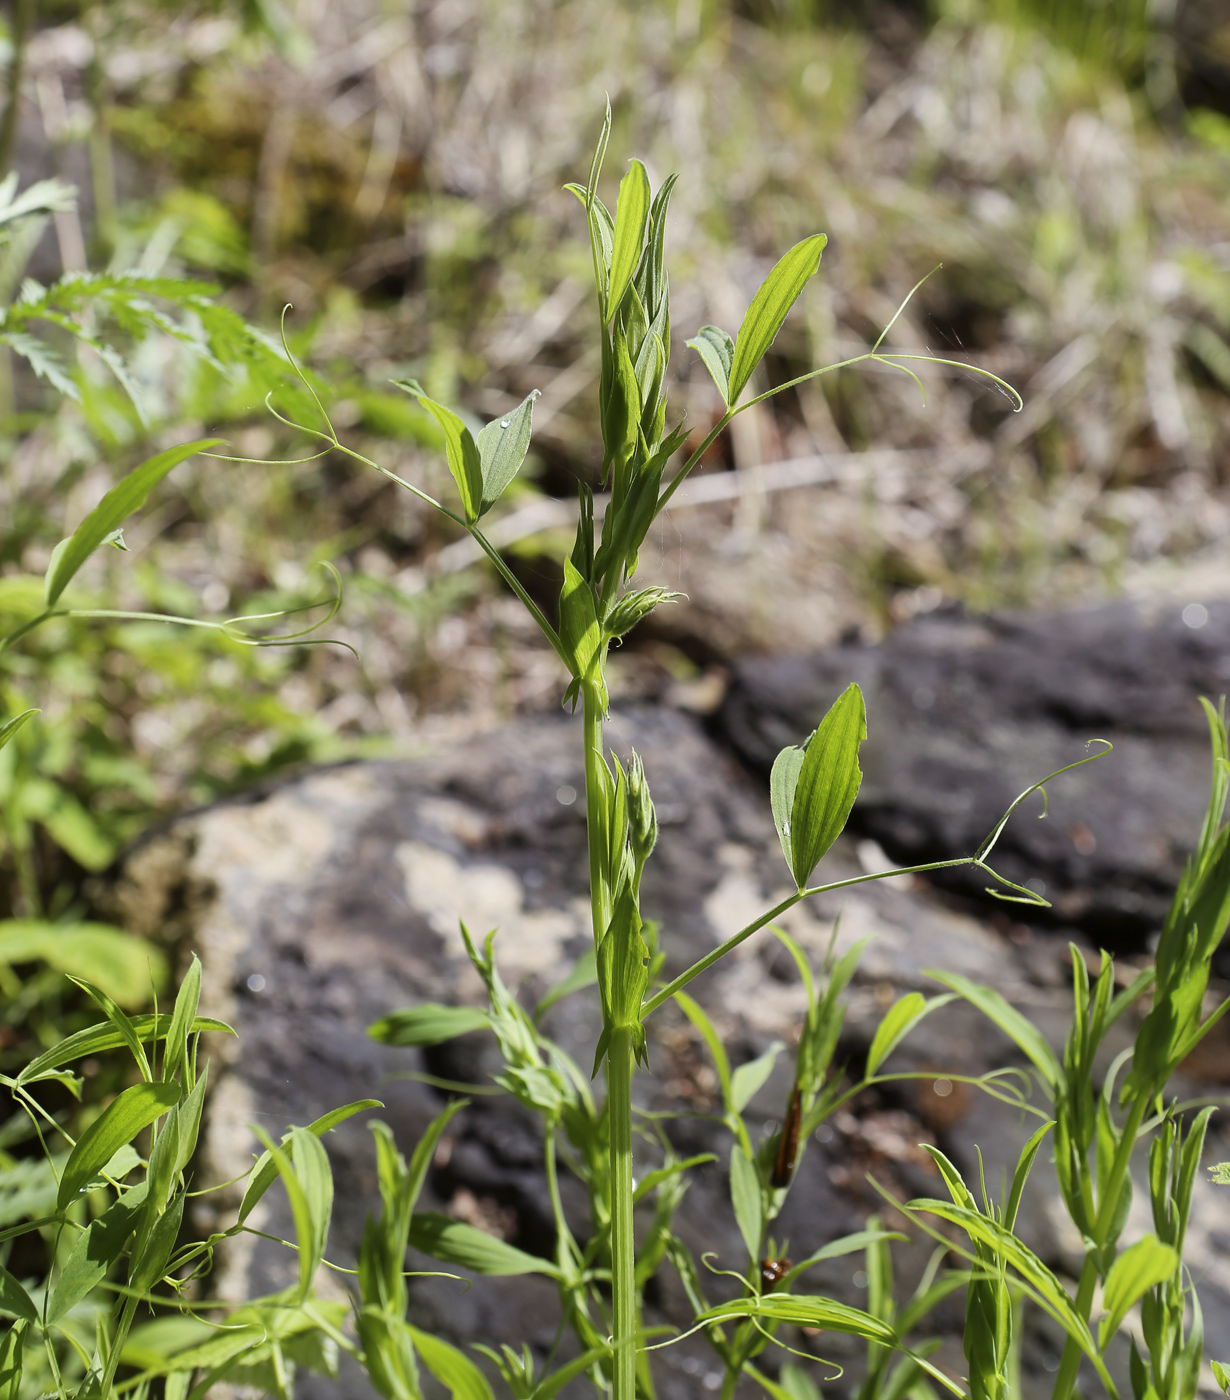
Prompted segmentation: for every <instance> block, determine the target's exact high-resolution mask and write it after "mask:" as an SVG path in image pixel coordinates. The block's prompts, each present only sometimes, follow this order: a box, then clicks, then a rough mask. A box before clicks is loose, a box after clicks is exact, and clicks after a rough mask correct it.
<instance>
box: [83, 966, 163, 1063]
mask: <svg viewBox="0 0 1230 1400" xmlns="http://www.w3.org/2000/svg"><path fill="white" fill-rule="evenodd" d="M68 980H69V981H70V982H75V983H76V984H77V986H78V987H80V988H81V989H82V991H85V992H88V993H89V994H90V996H91V997H92V998H93V999H94V1000H95V1001H96V1002H97V1003H98V1005H99V1006H100V1007H101V1008H102V1010H103V1012H104V1013H105V1014H106V1017H107V1020H109V1021H110V1022H111V1024H112V1025H113V1026H114V1027H115V1029H116V1030H117V1031H118V1032H119V1033H120V1035H121V1037H122V1038H123V1042H124V1044H125V1045H126V1046H127V1047H128V1049H129V1051H130V1052H131V1054H132V1057H133V1059H134V1060H135V1061H136V1062H137V1068H138V1069H139V1070H140V1071H141V1077H142V1078H143V1079H152V1078H153V1077H154V1075H153V1071H152V1070H151V1069H150V1064H149V1057H148V1056H147V1055H146V1053H145V1046H144V1045H143V1044H142V1042H141V1037H140V1036H139V1035H138V1034H137V1031H136V1027H135V1026H134V1025H133V1023H132V1021H131V1020H130V1019H129V1017H128V1016H127V1015H126V1014H125V1013H124V1012H123V1011H121V1010H120V1008H119V1007H118V1006H117V1005H116V1003H115V1001H114V1000H113V999H112V998H111V997H109V996H108V995H107V993H106V992H104V991H103V990H102V989H101V988H99V987H96V986H94V984H93V983H92V982H87V981H86V979H85V978H84V977H74V976H73V975H72V974H71V973H70V974H69V977H68Z"/></svg>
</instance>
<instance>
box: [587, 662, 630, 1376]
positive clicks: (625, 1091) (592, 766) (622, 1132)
mask: <svg viewBox="0 0 1230 1400" xmlns="http://www.w3.org/2000/svg"><path fill="white" fill-rule="evenodd" d="M581 693H582V695H583V697H584V704H585V812H586V818H587V823H588V827H589V885H590V907H591V909H592V911H593V920H594V943H595V945H597V943H598V941H599V940H600V939H601V938H602V936H603V934H604V933H605V932H606V929H607V925H608V924H609V923H610V921H611V899H610V882H609V880H608V871H607V864H608V862H609V857H610V853H609V851H607V850H606V849H605V844H606V843H605V839H604V834H605V832H606V826H607V823H606V810H605V808H606V801H607V794H606V780H605V772H604V764H605V762H606V760H605V757H604V755H603V745H602V702H601V700H600V698H599V696H598V693H597V691H596V690H595V689H594V687H593V686H590V685H582V686H581ZM632 1071H633V1045H632V1031H631V1029H630V1028H628V1027H626V1026H624V1027H619V1028H617V1029H616V1030H615V1031H614V1032H613V1033H612V1035H611V1043H610V1045H609V1046H608V1048H607V1057H606V1095H607V1097H606V1104H607V1123H608V1134H609V1140H610V1164H611V1180H610V1190H611V1293H612V1303H613V1307H612V1325H613V1328H614V1338H613V1340H614V1346H615V1364H614V1378H615V1390H614V1400H636V1332H637V1318H636V1242H635V1239H634V1238H633V1234H632Z"/></svg>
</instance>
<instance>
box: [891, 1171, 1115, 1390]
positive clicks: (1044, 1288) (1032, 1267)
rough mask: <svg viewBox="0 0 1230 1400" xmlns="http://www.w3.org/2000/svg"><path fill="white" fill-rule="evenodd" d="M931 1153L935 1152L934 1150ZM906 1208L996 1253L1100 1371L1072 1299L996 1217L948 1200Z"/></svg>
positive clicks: (1100, 1370)
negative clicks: (933, 1218) (936, 1218)
mask: <svg viewBox="0 0 1230 1400" xmlns="http://www.w3.org/2000/svg"><path fill="white" fill-rule="evenodd" d="M931 1155H932V1156H933V1157H934V1156H936V1154H935V1153H934V1152H932V1154H931ZM909 1209H910V1210H912V1211H926V1212H927V1213H928V1214H930V1215H938V1216H939V1217H940V1219H941V1220H947V1221H950V1222H951V1223H952V1224H954V1225H959V1226H960V1227H961V1229H963V1230H964V1231H965V1233H966V1234H967V1235H968V1236H969V1237H970V1239H971V1240H973V1241H974V1242H975V1244H981V1245H985V1246H987V1247H988V1248H989V1249H990V1250H991V1251H992V1253H994V1254H995V1255H996V1256H997V1257H999V1258H1001V1259H1003V1261H1004V1262H1005V1263H1007V1264H1010V1265H1011V1266H1012V1267H1013V1268H1014V1269H1015V1270H1016V1271H1017V1273H1018V1274H1019V1275H1020V1276H1021V1278H1022V1279H1023V1280H1024V1282H1025V1283H1027V1284H1028V1285H1029V1286H1030V1288H1031V1289H1032V1290H1033V1292H1034V1295H1035V1297H1036V1299H1037V1301H1038V1303H1039V1304H1040V1305H1041V1306H1042V1307H1043V1308H1045V1309H1046V1311H1047V1312H1049V1313H1050V1315H1051V1316H1052V1317H1053V1318H1054V1319H1055V1321H1056V1322H1058V1323H1059V1324H1060V1326H1061V1327H1063V1329H1064V1331H1065V1332H1067V1334H1068V1335H1069V1336H1070V1337H1071V1338H1072V1339H1073V1340H1074V1341H1075V1342H1076V1344H1077V1345H1078V1346H1079V1347H1080V1349H1081V1350H1082V1351H1083V1352H1084V1353H1085V1355H1086V1356H1088V1357H1089V1359H1090V1360H1091V1361H1093V1363H1094V1364H1095V1366H1097V1367H1098V1373H1099V1375H1103V1374H1104V1371H1105V1368H1104V1367H1103V1366H1102V1363H1101V1358H1100V1356H1099V1354H1098V1351H1097V1348H1096V1347H1095V1346H1094V1343H1093V1337H1092V1336H1091V1335H1090V1332H1089V1328H1088V1327H1087V1326H1086V1324H1085V1322H1084V1320H1083V1319H1082V1318H1081V1316H1080V1315H1079V1313H1077V1311H1076V1309H1075V1308H1074V1307H1073V1306H1072V1300H1071V1299H1070V1298H1069V1297H1068V1294H1067V1292H1066V1290H1065V1289H1064V1287H1063V1285H1062V1284H1061V1283H1060V1282H1059V1280H1058V1279H1057V1278H1056V1277H1055V1275H1054V1274H1053V1273H1052V1272H1051V1271H1050V1269H1048V1268H1047V1267H1046V1265H1045V1264H1044V1263H1043V1262H1042V1261H1041V1260H1040V1259H1039V1258H1038V1256H1037V1255H1036V1254H1034V1252H1033V1251H1032V1250H1031V1249H1029V1248H1028V1247H1027V1246H1026V1245H1024V1244H1022V1242H1021V1241H1020V1240H1019V1239H1017V1237H1016V1236H1015V1235H1014V1234H1012V1232H1011V1231H1010V1230H1006V1229H1005V1228H1004V1227H1003V1226H1002V1225H1001V1224H999V1222H998V1221H996V1220H991V1219H990V1218H988V1217H987V1216H985V1215H983V1214H982V1213H981V1212H980V1211H978V1210H976V1209H971V1208H969V1207H967V1206H959V1205H954V1204H950V1203H949V1202H948V1201H938V1200H916V1201H911V1202H910V1203H909Z"/></svg>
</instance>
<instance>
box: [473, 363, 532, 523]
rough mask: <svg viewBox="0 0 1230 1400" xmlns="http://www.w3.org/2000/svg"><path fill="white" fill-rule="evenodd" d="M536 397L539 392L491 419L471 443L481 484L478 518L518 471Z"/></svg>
mask: <svg viewBox="0 0 1230 1400" xmlns="http://www.w3.org/2000/svg"><path fill="white" fill-rule="evenodd" d="M539 394H540V391H539V390H538V389H534V390H533V391H532V392H531V393H530V394H528V395H527V396H526V397H525V398H524V399H523V400H522V401H521V403H520V404H518V405H517V407H516V408H514V409H513V411H512V412H511V413H509V414H506V415H505V416H504V417H502V418H493V419H492V421H491V422H490V423H488V424H487V426H486V427H485V428H484V429H483V430H482V431H481V432H480V433H479V435H478V437H477V438H476V439H475V446H476V447H477V448H478V457H479V462H480V464H481V469H482V481H483V485H482V500H481V502H480V504H479V509H478V513H479V515H480V516H482V515H485V514H486V513H487V511H489V510H490V509H491V507H492V506H493V505H495V503H496V501H498V500H499V499H500V497H501V496H502V495H503V494H504V490H505V488H506V487H507V485H508V483H509V482H510V481H511V480H512V479H513V477H514V476H516V474H517V473H518V472H519V471H520V470H521V464H522V462H524V461H525V454H526V453H527V452H528V451H529V447H530V432H531V427H532V419H533V416H534V400H535V399H536V398H538V397H539Z"/></svg>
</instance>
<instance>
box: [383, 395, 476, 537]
mask: <svg viewBox="0 0 1230 1400" xmlns="http://www.w3.org/2000/svg"><path fill="white" fill-rule="evenodd" d="M393 382H394V384H396V385H397V387H398V388H399V389H404V390H405V391H406V393H407V394H413V395H414V397H415V398H416V399H418V401H419V403H421V404H422V405H423V407H424V408H425V409H426V410H427V411H428V413H430V414H431V416H432V417H433V418H434V419H435V420H436V422H437V423H439V425H440V427H441V429H442V430H443V432H444V451H445V456H446V457H447V458H448V469H449V471H450V472H451V473H452V475H453V480H454V481H455V482H456V483H457V490H458V491H459V492H460V494H461V508H462V511H463V513H464V515H465V518H466V523H467V524H468V525H473V524H474V522H475V521H476V520H477V519H478V517H479V516H480V515H481V514H482V513H483V464H482V460H481V459H480V457H479V455H478V445H477V444H476V443H475V441H474V438H473V435H472V434H471V432H470V430H469V428H467V427H466V425H465V424H464V423H463V422H462V421H461V419H460V418H458V417H457V415H456V414H455V413H454V412H453V410H452V409H451V408H445V406H444V405H443V404H442V403H437V402H436V401H435V399H433V398H431V397H430V395H429V394H428V393H427V391H426V390H425V389H424V388H423V386H422V385H421V384H420V383H419V382H418V380H417V379H395V380H394V381H393Z"/></svg>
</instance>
